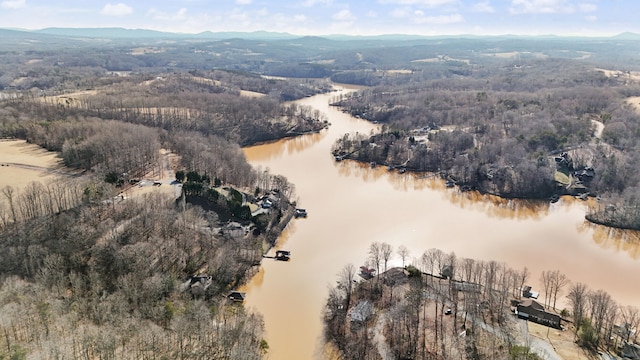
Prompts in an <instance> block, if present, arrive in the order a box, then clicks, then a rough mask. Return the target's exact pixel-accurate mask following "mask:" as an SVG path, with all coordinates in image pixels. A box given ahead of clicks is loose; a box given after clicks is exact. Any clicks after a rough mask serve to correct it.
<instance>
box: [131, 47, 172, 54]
mask: <svg viewBox="0 0 640 360" xmlns="http://www.w3.org/2000/svg"><path fill="white" fill-rule="evenodd" d="M166 51H167V49H165V48H155V47H139V48H133V49H131V55H134V56H138V55H144V54H160V53H163V52H166Z"/></svg>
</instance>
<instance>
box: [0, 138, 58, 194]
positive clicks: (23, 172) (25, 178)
mask: <svg viewBox="0 0 640 360" xmlns="http://www.w3.org/2000/svg"><path fill="white" fill-rule="evenodd" d="M0 165H1V166H0V188H4V187H5V186H7V185H10V186H12V187H14V188H15V189H21V188H23V187H24V186H26V185H27V184H29V183H31V182H33V181H41V182H46V181H51V180H53V179H55V178H56V177H57V176H58V174H56V171H63V170H64V169H63V168H62V166H61V164H60V159H59V158H58V156H57V154H56V153H54V152H50V151H47V150H45V149H43V148H41V147H39V146H38V145H33V144H28V143H27V142H26V141H24V140H0Z"/></svg>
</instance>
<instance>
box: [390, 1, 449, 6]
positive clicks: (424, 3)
mask: <svg viewBox="0 0 640 360" xmlns="http://www.w3.org/2000/svg"><path fill="white" fill-rule="evenodd" d="M378 2H379V3H380V4H397V5H421V6H426V7H438V6H443V5H453V4H457V3H458V0H378Z"/></svg>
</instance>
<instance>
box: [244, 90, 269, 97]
mask: <svg viewBox="0 0 640 360" xmlns="http://www.w3.org/2000/svg"><path fill="white" fill-rule="evenodd" d="M240 96H245V97H253V98H259V97H263V96H267V95H266V94H263V93H259V92H256V91H249V90H240Z"/></svg>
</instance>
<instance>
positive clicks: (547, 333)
mask: <svg viewBox="0 0 640 360" xmlns="http://www.w3.org/2000/svg"><path fill="white" fill-rule="evenodd" d="M527 323H528V326H529V334H530V335H533V336H535V337H537V338H539V339H542V340H544V341H546V342H548V343H550V344H551V346H553V349H554V350H555V351H556V353H558V355H560V357H562V359H564V360H589V359H592V358H591V357H589V356H588V354H587V353H585V352H584V350H582V349H581V348H580V347H579V346H578V345H577V344H576V343H575V341H574V335H573V331H572V330H571V329H567V330H565V331H560V330H557V329H551V328H548V327H546V326H543V325H539V324H536V323H534V322H531V321H528V322H527Z"/></svg>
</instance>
